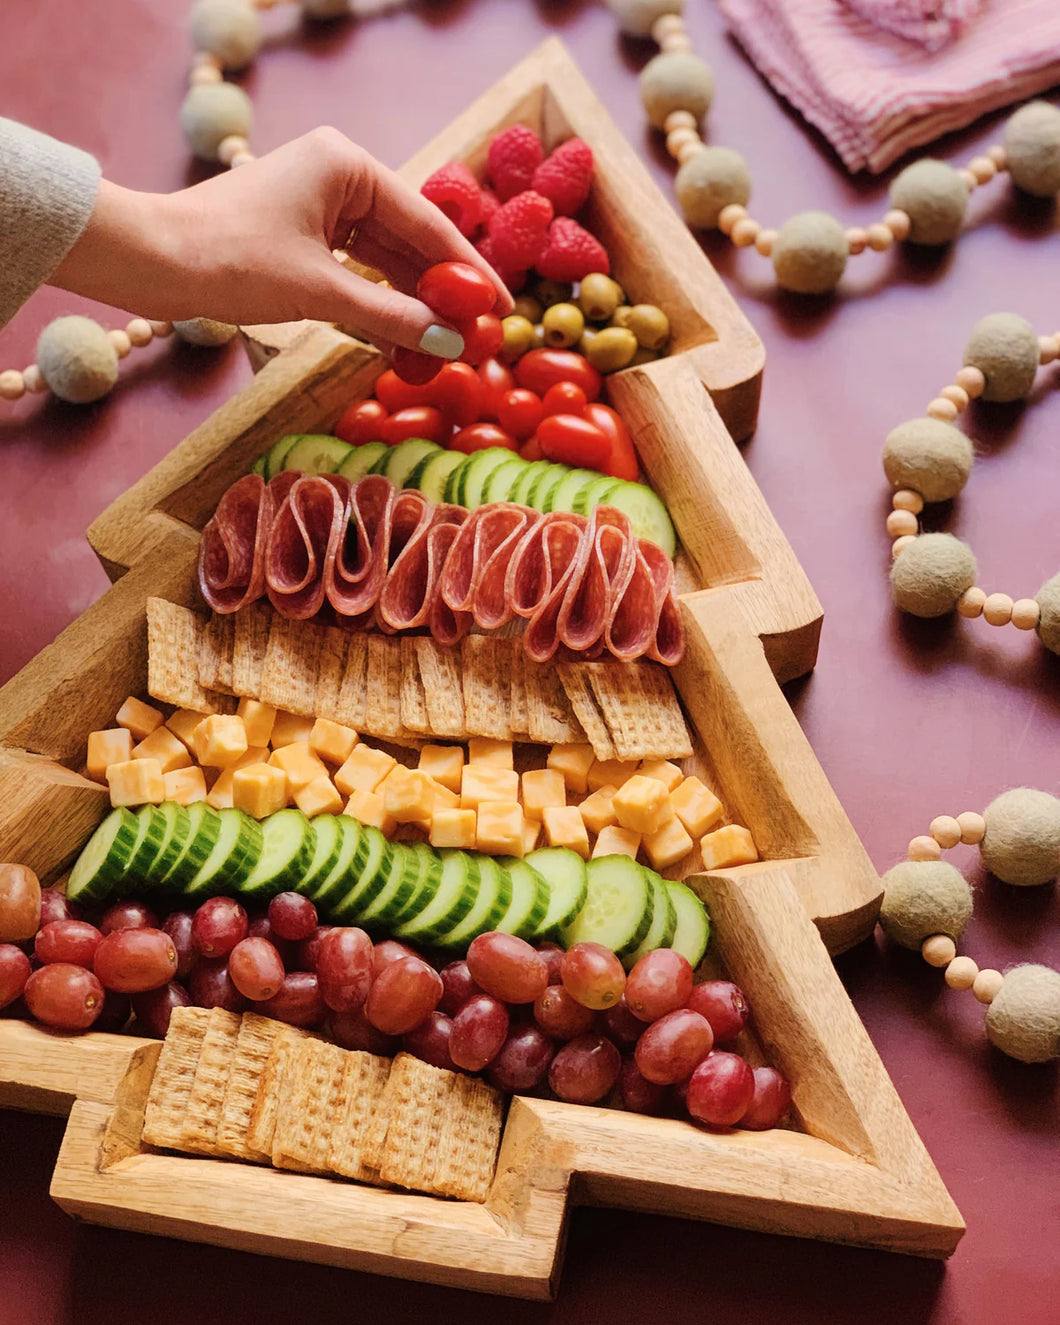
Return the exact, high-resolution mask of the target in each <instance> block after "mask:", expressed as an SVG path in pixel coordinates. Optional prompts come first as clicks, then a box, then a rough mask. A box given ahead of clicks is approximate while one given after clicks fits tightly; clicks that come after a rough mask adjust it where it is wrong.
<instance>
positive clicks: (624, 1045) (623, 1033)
mask: <svg viewBox="0 0 1060 1325" xmlns="http://www.w3.org/2000/svg"><path fill="white" fill-rule="evenodd" d="M600 1021H601V1023H602V1025H603V1032H604V1034H605V1035H606V1036H607V1038H608V1039H609V1040H613V1041H614V1043H615V1044H617V1045H618V1047H619V1048H620V1049H632V1048H633V1046H634V1045H635V1044H636V1043H637V1041H638V1040H639V1039H640V1037H641V1036H642V1035H643V1034H644V1031H645V1025H644V1022H642V1021H641V1019H640V1018H639V1017H635V1016H634V1015H633V1013H632V1012H630V1010H629V1004H628V1003H627V1002H626V996H625V994H623V995H622V997H621V998H620V999H619V1000H618V1002H617V1003H616V1004H615V1006H614V1007H613V1008H606V1009H605V1010H604V1011H603V1012H601V1013H600Z"/></svg>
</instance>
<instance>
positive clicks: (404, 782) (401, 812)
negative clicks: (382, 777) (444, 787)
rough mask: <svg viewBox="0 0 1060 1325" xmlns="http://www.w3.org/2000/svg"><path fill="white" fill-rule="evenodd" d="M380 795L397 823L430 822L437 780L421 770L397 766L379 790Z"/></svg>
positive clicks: (388, 812) (402, 765) (401, 765)
mask: <svg viewBox="0 0 1060 1325" xmlns="http://www.w3.org/2000/svg"><path fill="white" fill-rule="evenodd" d="M379 794H380V795H381V796H382V797H383V801H384V803H385V805H386V812H387V814H389V815H390V817H391V818H392V819H393V820H394V822H395V823H399V824H416V823H420V824H422V823H428V824H429V823H430V819H431V815H432V814H433V813H434V779H433V778H430V777H428V776H427V774H426V773H424V772H422V771H421V770H420V769H418V768H406V767H405V765H404V764H397V765H395V767H394V768H392V769H391V770H390V775H389V777H388V778H387V779H386V781H385V782H383V784H382V785H381V786H380V787H379Z"/></svg>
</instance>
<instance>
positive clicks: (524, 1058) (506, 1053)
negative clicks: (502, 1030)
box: [486, 1023, 554, 1095]
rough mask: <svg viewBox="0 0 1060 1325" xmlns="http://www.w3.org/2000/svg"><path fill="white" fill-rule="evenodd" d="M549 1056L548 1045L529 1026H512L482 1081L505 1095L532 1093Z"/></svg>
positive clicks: (550, 1044) (549, 1048)
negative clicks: (530, 1091)
mask: <svg viewBox="0 0 1060 1325" xmlns="http://www.w3.org/2000/svg"><path fill="white" fill-rule="evenodd" d="M553 1052H554V1050H553V1048H552V1041H551V1040H550V1039H549V1038H548V1037H547V1036H546V1035H544V1034H543V1033H542V1032H541V1030H539V1028H538V1027H537V1026H535V1025H533V1023H530V1024H528V1025H526V1026H514V1027H513V1028H512V1030H511V1031H510V1032H509V1034H508V1038H507V1039H506V1040H505V1041H504V1043H503V1045H501V1051H500V1053H499V1054H498V1055H497V1057H496V1058H494V1060H493V1062H492V1063H490V1065H489V1067H488V1068H487V1069H486V1080H487V1081H488V1082H489V1083H490V1085H491V1086H495V1087H496V1088H497V1089H498V1090H503V1091H506V1092H507V1093H508V1094H509V1095H517V1094H521V1093H522V1092H524V1091H528V1090H534V1089H535V1088H536V1087H537V1086H539V1085H540V1084H541V1082H542V1081H544V1079H545V1075H546V1073H547V1072H548V1067H549V1064H550V1063H551V1062H552V1055H553Z"/></svg>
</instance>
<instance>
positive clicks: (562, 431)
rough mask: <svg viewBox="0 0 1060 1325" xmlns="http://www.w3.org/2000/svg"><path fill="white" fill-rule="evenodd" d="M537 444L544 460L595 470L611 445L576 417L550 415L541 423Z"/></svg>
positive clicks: (604, 458) (574, 415) (598, 431)
mask: <svg viewBox="0 0 1060 1325" xmlns="http://www.w3.org/2000/svg"><path fill="white" fill-rule="evenodd" d="M537 442H538V445H539V446H540V447H541V454H542V455H543V456H544V457H545V459H546V460H554V461H558V462H559V463H560V464H563V465H570V466H571V468H572V469H578V468H584V469H599V468H600V467H601V465H603V464H604V462H605V461H606V460H607V458H608V456H609V455H610V452H611V443H610V442H609V441H608V440H607V438H606V437H605V436H604V434H603V433H602V432H601V431H600V429H599V428H597V427H596V426H595V425H594V424H592V423H590V422H589V420H588V419H581V418H579V417H578V416H577V415H576V414H550V415H548V416H547V417H546V418H544V419H542V420H541V423H540V425H539V426H538V429H537Z"/></svg>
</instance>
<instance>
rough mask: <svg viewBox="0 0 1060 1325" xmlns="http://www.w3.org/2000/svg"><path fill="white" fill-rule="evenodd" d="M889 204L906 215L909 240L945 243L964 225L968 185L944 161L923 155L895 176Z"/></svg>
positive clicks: (919, 242) (916, 242)
mask: <svg viewBox="0 0 1060 1325" xmlns="http://www.w3.org/2000/svg"><path fill="white" fill-rule="evenodd" d="M891 206H892V207H898V208H900V209H901V210H902V211H903V212H905V213H906V215H907V216H908V217H909V220H910V223H911V224H910V228H909V240H910V243H913V244H948V243H949V242H950V240H951V239H956V238H957V236H958V235H959V234H960V231H961V226H962V225H963V224H964V211H965V208H966V207H967V206H968V185H967V184H965V182H964V180H963V179H961V177H960V175H959V174H958V173H957V171H956V170H954V168H953V167H952V166H950V165H947V164H946V162H945V161H935V160H933V159H932V158H931V157H925V158H924V159H923V160H922V161H914V162H913V164H912V165H911V166H906V168H905V169H904V170H903V171H902V172H901V174H899V175H896V176H895V178H894V182H893V183H892V184H891Z"/></svg>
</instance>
